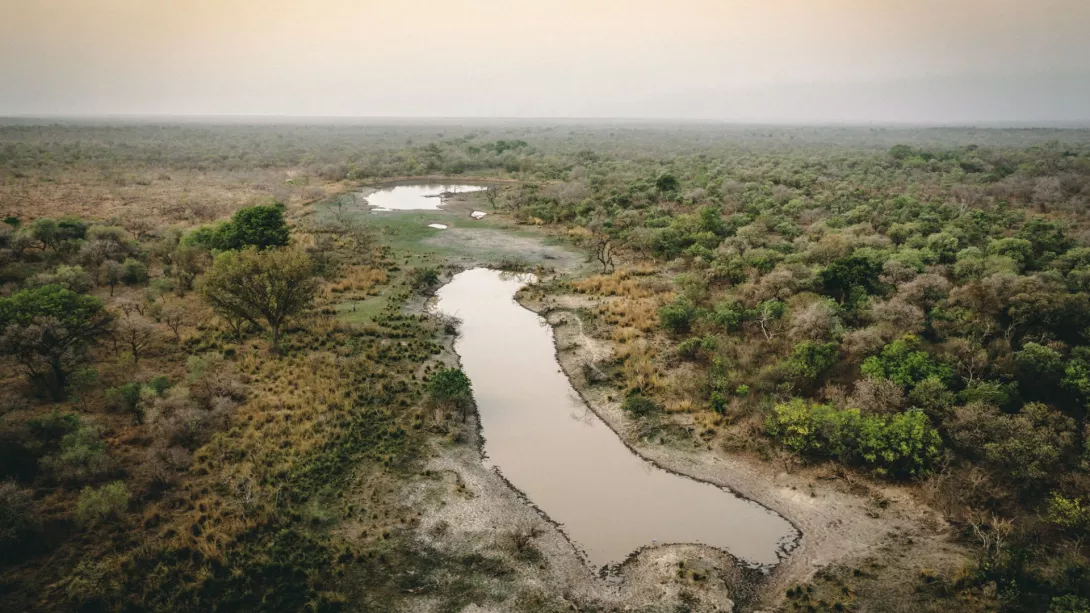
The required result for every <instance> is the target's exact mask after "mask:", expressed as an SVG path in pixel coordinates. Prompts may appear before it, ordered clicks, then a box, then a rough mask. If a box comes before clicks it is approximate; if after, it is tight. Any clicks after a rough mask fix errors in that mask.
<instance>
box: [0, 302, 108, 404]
mask: <svg viewBox="0 0 1090 613" xmlns="http://www.w3.org/2000/svg"><path fill="white" fill-rule="evenodd" d="M111 321H112V317H111V316H110V314H109V313H107V312H106V310H105V309H104V308H103V306H102V302H101V301H100V300H99V299H98V298H94V297H92V296H87V295H83V294H77V293H76V292H73V291H71V290H67V289H64V288H63V287H60V286H59V285H46V286H43V287H39V288H35V289H28V290H23V291H20V292H16V293H15V294H12V295H11V297H10V298H3V299H0V330H3V335H2V336H0V353H3V354H5V355H8V356H11V357H12V358H14V359H15V361H16V362H17V363H18V364H19V365H20V366H22V368H23V371H24V373H25V374H26V375H27V377H28V378H29V379H30V381H31V383H33V384H36V385H40V386H42V387H44V388H45V389H46V390H47V391H48V393H49V395H50V396H51V397H52V398H53V399H54V400H58V401H59V400H63V399H64V397H65V393H66V387H67V383H68V376H69V374H70V373H72V372H73V370H75V369H76V368H77V367H78V366H79V365H81V364H83V363H84V362H85V360H86V349H87V347H88V346H89V345H91V344H92V343H94V342H96V341H97V340H98V339H99V338H101V337H102V336H103V335H104V334H106V332H108V331H109V327H110V323H111Z"/></svg>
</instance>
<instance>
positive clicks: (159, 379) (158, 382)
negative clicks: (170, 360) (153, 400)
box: [147, 375, 170, 396]
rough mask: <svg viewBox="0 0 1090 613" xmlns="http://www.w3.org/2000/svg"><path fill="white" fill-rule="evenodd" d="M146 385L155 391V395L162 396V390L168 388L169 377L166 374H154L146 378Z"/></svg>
mask: <svg viewBox="0 0 1090 613" xmlns="http://www.w3.org/2000/svg"><path fill="white" fill-rule="evenodd" d="M147 386H148V387H149V388H151V390H152V391H153V392H155V395H156V396H162V395H163V392H165V391H167V390H168V389H170V377H168V376H166V375H156V376H154V377H152V378H151V379H148V383H147Z"/></svg>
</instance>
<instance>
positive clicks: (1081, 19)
mask: <svg viewBox="0 0 1090 613" xmlns="http://www.w3.org/2000/svg"><path fill="white" fill-rule="evenodd" d="M1088 31H1090V2H1086V1H1085V0H1036V1H1034V0H945V1H943V0H918V1H916V2H900V1H893V0H821V1H815V0H770V1H768V2H762V3H754V2H748V1H745V0H677V1H676V2H671V3H662V2H657V1H652V0H582V1H580V0H557V1H554V2H542V1H535V2H512V1H508V2H502V1H500V0H446V1H441V2H440V1H431V2H429V1H426V0H397V1H395V0H372V1H355V2H354V1H351V0H312V1H310V2H294V1H289V0H265V1H262V2H258V1H257V0H218V1H217V0H187V1H182V0H160V1H157V2H150V1H148V0H94V1H91V0H87V1H82V0H0V83H3V84H4V85H3V87H2V88H0V115H32V116H51V115H81V116H82V115H86V116H102V115H111V116H124V115H174V116H188V115H214V116H230V115H244V116H260V115H273V116H293V117H303V116H313V117H321V116H331V117H399V118H413V117H419V118H422V117H482V118H483V117H506V118H565V117H585V118H672V119H718V120H733V121H768V122H837V123H853V122H861V123H866V122H892V123H957V122H1024V123H1033V122H1065V121H1067V122H1080V121H1088V120H1090V36H1087V34H1086V33H1087V32H1088Z"/></svg>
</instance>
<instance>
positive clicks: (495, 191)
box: [484, 185, 500, 209]
mask: <svg viewBox="0 0 1090 613" xmlns="http://www.w3.org/2000/svg"><path fill="white" fill-rule="evenodd" d="M499 195H500V190H499V188H498V187H496V186H495V185H489V186H488V187H486V188H484V197H485V198H486V199H487V200H488V204H490V205H491V206H492V208H493V209H495V208H496V198H497V197H499Z"/></svg>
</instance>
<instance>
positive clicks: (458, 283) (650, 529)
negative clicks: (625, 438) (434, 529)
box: [437, 268, 798, 567]
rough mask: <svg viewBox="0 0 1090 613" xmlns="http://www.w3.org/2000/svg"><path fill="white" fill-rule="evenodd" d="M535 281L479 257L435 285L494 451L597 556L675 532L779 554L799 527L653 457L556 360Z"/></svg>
mask: <svg viewBox="0 0 1090 613" xmlns="http://www.w3.org/2000/svg"><path fill="white" fill-rule="evenodd" d="M531 281H532V276H530V275H511V274H506V273H501V272H498V271H495V270H488V269H484V268H477V269H473V270H468V271H465V272H462V273H459V274H457V275H455V276H454V278H453V279H452V280H451V282H450V283H448V284H447V285H445V286H443V287H442V288H441V289H440V290H439V292H438V304H437V309H438V310H439V311H440V312H441V313H443V314H445V315H450V316H453V317H457V318H458V319H460V320H461V322H462V323H461V327H460V334H459V336H458V339H457V341H456V342H455V350H456V351H457V352H458V355H459V357H460V359H461V362H462V367H463V368H464V369H465V372H466V374H467V375H468V376H469V378H470V380H471V381H472V383H473V398H474V400H475V401H476V403H477V408H478V410H479V412H480V417H481V431H482V434H483V436H484V441H485V442H484V450H485V453H486V455H487V458H488V462H489V463H490V464H491V465H493V466H495V467H496V468H498V469H499V471H500V472H501V473H502V474H503V476H504V477H505V478H507V480H508V481H510V482H511V484H513V485H514V486H515V487H516V488H518V489H519V491H521V492H522V493H524V494H525V495H526V496H527V497H528V498H529V499H530V501H532V502H533V503H534V504H535V505H536V506H537V507H538V508H540V509H541V510H542V511H543V512H545V513H546V514H547V515H548V516H549V517H550V518H551V519H552V520H553V521H556V522H557V523H559V524H560V525H561V526H562V528H563V530H564V532H565V533H566V534H567V535H568V537H569V538H570V539H571V540H572V541H573V542H574V543H575V544H576V545H577V546H578V547H580V548H581V549H582V550H583V551H584V552H585V553H586V556H587V558H588V559H589V561H590V563H591V564H593V565H594V566H596V567H603V566H608V565H611V564H614V563H618V562H622V561H624V559H625V558H627V557H628V556H629V555H630V554H632V553H633V552H635V551H637V550H638V549H640V548H642V547H645V546H653V545H656V544H658V545H665V544H671V543H702V544H706V545H711V546H713V547H717V548H720V549H723V550H725V551H727V552H729V553H731V554H732V555H734V556H735V557H736V558H738V559H739V560H740V561H741V562H743V563H745V564H747V565H750V566H753V567H770V566H772V565H775V564H776V563H778V562H779V560H780V559H781V558H782V557H783V556H784V555H786V553H787V552H788V551H789V550H790V549H791V548H792V547H793V546H794V543H795V542H796V541H797V537H798V531H797V530H796V529H795V527H794V526H792V525H791V524H790V523H789V522H788V521H787V520H785V519H784V518H783V517H781V516H779V515H777V514H776V513H773V512H772V511H770V510H768V509H766V508H764V507H762V506H760V505H759V504H757V503H755V502H751V501H749V500H745V499H743V498H740V497H739V496H737V495H735V494H734V493H732V492H730V491H729V490H726V489H723V488H721V487H717V486H715V485H712V484H710V483H705V482H701V481H696V480H693V479H689V478H686V477H684V476H681V475H677V474H674V473H671V472H668V471H666V470H663V469H661V468H658V467H656V466H655V465H653V464H651V463H650V462H647V461H646V460H644V459H643V458H641V457H639V456H637V455H635V454H634V453H632V452H631V451H630V450H629V449H628V447H626V446H625V445H624V443H623V442H622V441H621V439H620V438H619V437H618V436H617V434H616V433H614V432H613V431H612V430H611V429H610V428H609V427H608V426H607V425H606V424H605V423H603V422H602V421H601V420H600V419H599V418H598V417H597V416H596V415H595V414H594V413H593V412H592V411H590V410H589V408H588V407H587V406H586V405H585V404H584V403H583V400H582V399H581V398H580V397H579V395H578V394H577V393H576V391H575V390H574V389H573V388H572V386H571V382H570V381H569V380H568V377H567V376H566V375H565V374H564V373H563V371H561V370H560V366H559V364H557V361H556V355H555V351H556V348H555V345H554V340H553V330H552V327H550V326H549V325H548V324H547V323H546V322H545V320H544V319H542V318H541V317H540V316H538V315H537V314H536V313H534V312H532V311H529V310H527V309H525V308H524V307H522V306H521V305H519V304H518V303H517V302H515V300H514V295H515V292H516V291H518V289H519V288H521V287H522V286H523V285H526V284H527V283H529V282H531Z"/></svg>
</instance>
